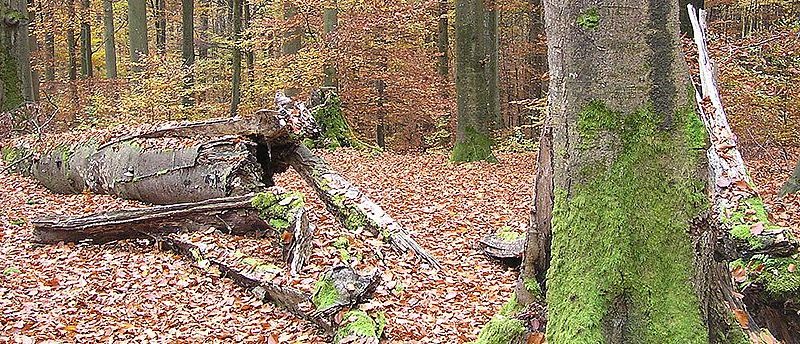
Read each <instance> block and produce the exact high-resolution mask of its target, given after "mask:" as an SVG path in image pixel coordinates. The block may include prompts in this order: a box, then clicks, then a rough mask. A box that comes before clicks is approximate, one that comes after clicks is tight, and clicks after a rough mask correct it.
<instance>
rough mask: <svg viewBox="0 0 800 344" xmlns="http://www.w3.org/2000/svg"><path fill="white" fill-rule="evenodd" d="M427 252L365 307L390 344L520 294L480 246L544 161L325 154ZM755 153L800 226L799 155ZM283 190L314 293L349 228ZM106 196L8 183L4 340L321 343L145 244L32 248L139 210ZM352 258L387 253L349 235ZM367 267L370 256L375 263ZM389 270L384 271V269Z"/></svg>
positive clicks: (466, 321) (756, 174)
mask: <svg viewBox="0 0 800 344" xmlns="http://www.w3.org/2000/svg"><path fill="white" fill-rule="evenodd" d="M321 153H322V155H323V156H324V158H326V159H327V160H328V161H329V162H330V163H331V165H332V166H333V167H334V168H335V169H337V170H339V171H340V172H341V173H342V174H343V175H344V176H345V177H346V178H349V179H350V180H351V181H352V182H353V183H354V184H356V185H358V186H359V187H361V188H362V190H363V191H364V192H366V193H367V194H368V195H369V196H370V197H372V198H373V199H374V200H375V201H376V202H378V203H379V204H381V205H383V206H384V207H385V210H386V211H388V212H389V213H390V214H392V215H393V216H394V217H395V218H397V219H398V220H400V221H401V222H402V223H403V224H404V225H405V226H406V227H407V228H408V229H410V230H411V231H412V233H414V234H415V237H416V239H417V240H418V241H419V242H420V243H421V244H422V246H424V247H426V248H428V249H430V250H431V251H432V252H433V254H434V255H435V256H436V257H438V258H439V260H440V261H441V263H442V264H443V269H442V270H440V271H438V272H434V271H432V270H430V269H427V268H425V267H424V266H423V267H422V268H415V259H414V258H412V257H407V256H398V255H397V254H394V253H393V252H391V251H390V250H383V251H384V252H386V253H387V255H386V257H385V259H384V260H383V262H382V263H381V262H379V263H377V264H375V265H376V266H380V267H382V268H384V273H383V276H382V277H383V281H382V283H381V286H380V287H379V289H378V290H377V292H376V293H375V297H374V299H373V301H371V302H370V303H369V304H368V306H367V307H375V308H376V309H377V308H380V309H383V310H385V311H386V315H387V318H388V319H389V325H388V328H387V331H388V332H387V337H388V340H389V342H398V343H400V342H415V341H419V340H423V339H424V340H425V342H428V343H453V342H455V341H458V342H465V341H468V340H472V339H474V338H475V337H476V335H477V331H478V330H479V329H480V326H481V325H482V324H484V323H485V322H486V321H488V319H489V318H490V317H491V316H492V314H494V313H495V312H496V310H497V309H498V308H499V307H500V305H501V304H502V303H504V302H505V301H506V300H507V299H508V298H509V296H510V293H511V292H512V290H513V284H514V279H515V275H516V274H515V272H513V271H512V270H511V269H509V268H506V267H504V266H503V265H501V264H500V263H498V262H496V261H493V260H491V259H489V258H487V257H485V256H484V255H483V254H482V253H481V252H480V251H478V250H477V249H476V247H475V242H476V240H477V239H479V238H480V237H481V236H483V235H485V234H488V233H491V232H493V231H495V230H497V229H498V228H500V227H502V226H504V225H509V226H511V227H513V228H520V227H522V226H525V224H526V222H527V217H528V211H529V207H530V199H531V185H532V178H533V171H534V162H535V156H534V155H533V154H531V153H527V154H521V153H516V154H500V155H499V160H500V162H499V163H497V164H488V163H469V164H460V165H454V164H451V163H449V162H448V161H447V156H446V155H445V154H441V153H428V154H420V153H415V154H397V153H383V154H380V155H377V156H371V155H368V154H364V153H360V152H356V151H352V150H347V149H339V150H337V151H335V152H333V153H329V152H321ZM786 153H787V154H783V152H782V151H780V150H778V149H761V148H756V149H753V150H751V152H750V153H748V154H746V159H747V162H748V166H749V167H750V169H751V170H750V171H751V174H752V177H753V179H754V181H755V183H756V185H758V187H759V188H760V190H761V191H762V193H763V195H764V196H765V198H766V200H767V201H768V203H769V204H770V205H771V206H772V209H773V210H774V213H773V215H774V216H775V219H776V221H777V222H778V223H779V224H780V223H781V222H783V223H784V224H785V225H790V226H792V227H793V228H794V229H795V230H796V231H797V229H798V225H800V198H798V197H795V196H789V197H787V198H785V199H784V200H780V201H776V200H775V196H774V194H775V192H776V190H777V189H778V188H779V187H780V185H781V184H782V182H783V181H784V180H785V178H786V177H787V176H788V174H789V173H790V172H791V169H792V168H793V165H794V162H795V161H796V160H795V159H797V158H800V150H791V151H788V152H786ZM278 184H279V185H283V186H285V187H287V188H289V189H294V190H300V191H303V192H305V193H306V195H307V202H308V203H310V206H311V207H312V208H313V212H314V213H315V214H316V216H317V217H318V220H317V223H318V224H319V235H318V237H317V238H316V239H315V240H314V254H313V256H312V259H311V264H310V266H309V267H308V268H307V269H306V271H305V272H304V275H303V276H301V278H300V279H298V280H297V281H294V282H293V283H294V284H296V285H297V286H298V287H299V288H301V289H308V288H311V286H310V285H311V284H313V279H314V278H313V275H314V274H315V273H318V272H319V271H321V270H322V269H323V268H322V267H323V266H329V265H331V261H333V260H337V259H341V258H339V257H340V255H339V253H338V252H337V251H335V250H333V249H332V248H331V243H332V242H333V241H335V240H336V238H338V237H339V236H340V235H342V232H341V231H340V229H339V226H335V225H334V222H333V221H334V220H333V218H332V217H331V216H330V215H328V214H327V213H326V212H325V211H324V206H323V205H322V204H321V203H320V202H319V201H318V199H317V198H316V195H314V194H313V191H312V190H311V189H310V188H308V186H306V185H305V184H304V183H303V182H302V181H301V180H300V178H299V177H298V176H297V175H296V174H295V173H294V172H292V171H291V170H290V171H288V172H286V173H284V174H282V175H280V176H279V178H278ZM137 205H138V204H136V203H134V202H130V201H122V200H119V199H116V198H112V197H109V196H103V195H88V194H87V195H56V194H52V193H51V192H49V191H47V190H46V189H44V188H43V187H41V186H40V185H38V184H37V183H36V182H35V181H33V180H31V179H28V178H25V177H20V176H16V175H10V176H9V175H4V176H3V178H2V179H0V228H2V231H0V257H3V259H2V260H0V270H3V274H2V275H0V310H1V311H0V342H4V341H14V340H19V341H23V342H24V341H25V340H26V339H29V338H36V339H39V340H41V339H68V340H74V341H79V342H81V341H87V340H90V339H91V340H103V341H106V339H116V340H132V341H135V342H142V341H144V340H146V339H151V340H158V341H159V342H173V341H175V342H186V341H188V342H197V341H202V340H203V339H209V338H210V339H211V341H212V342H214V341H227V340H237V341H244V342H264V341H271V340H274V341H275V342H280V343H294V342H300V343H308V342H320V341H322V340H324V339H323V337H322V336H321V334H320V333H319V332H318V331H317V330H316V329H315V328H313V327H311V326H310V325H309V323H308V322H306V321H303V320H300V319H298V318H296V317H294V316H292V315H290V314H288V313H287V312H285V311H282V310H281V309H280V308H277V307H274V306H272V305H271V304H261V303H260V302H258V301H256V300H254V299H253V298H252V297H250V296H249V295H247V294H246V293H245V292H243V291H242V290H241V289H239V288H238V287H237V286H235V285H234V284H233V283H231V282H229V281H227V280H225V279H224V278H220V277H214V276H211V275H209V274H208V273H206V272H205V271H203V270H202V269H199V268H198V267H196V266H195V264H194V263H193V262H191V261H190V260H187V259H184V258H181V257H178V256H175V255H173V254H171V253H167V252H162V251H159V250H158V249H157V248H155V247H152V246H147V245H142V244H139V243H136V242H135V241H126V242H118V243H112V244H106V245H101V246H86V245H73V244H67V245H58V246H41V245H36V244H33V243H31V242H30V239H31V227H30V225H29V220H30V219H31V218H36V217H39V216H43V215H47V214H85V213H90V212H95V211H101V210H111V209H117V208H121V207H126V206H127V207H130V206H137ZM798 234H800V232H798ZM218 240H220V241H225V242H226V243H225V245H229V246H235V248H236V249H237V250H241V251H243V252H246V253H248V254H252V255H256V256H260V257H263V259H270V256H274V249H271V248H270V241H269V239H267V238H262V239H258V238H247V237H240V238H235V237H234V238H229V237H226V236H220V237H218ZM349 240H350V241H351V243H352V244H351V249H350V251H351V254H353V255H354V256H355V255H358V254H359V253H361V254H363V255H365V256H366V255H367V254H369V252H370V251H371V250H373V249H374V248H376V247H378V246H380V243H379V242H378V241H377V240H374V239H373V240H370V239H369V238H366V237H365V236H363V235H355V236H352V237H350V238H349ZM365 260H369V259H365ZM384 264H385V265H384Z"/></svg>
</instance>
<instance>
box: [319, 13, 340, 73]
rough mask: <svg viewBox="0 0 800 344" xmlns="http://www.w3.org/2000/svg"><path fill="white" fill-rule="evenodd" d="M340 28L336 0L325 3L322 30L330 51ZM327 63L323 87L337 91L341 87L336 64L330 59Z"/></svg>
mask: <svg viewBox="0 0 800 344" xmlns="http://www.w3.org/2000/svg"><path fill="white" fill-rule="evenodd" d="M337 27H339V7H338V4H337V2H336V0H328V1H326V2H325V9H324V12H323V18H322V29H323V31H324V32H325V36H326V39H327V40H328V41H327V46H328V50H329V51H330V50H333V49H334V47H333V43H332V42H331V39H332V35H333V33H334V32H335V31H336V28H337ZM330 55H331V54H328V57H327V59H326V61H325V71H324V72H325V79H323V82H322V86H324V87H330V88H333V89H337V88H338V87H339V80H338V78H337V75H336V62H335V61H334V60H333V59H332V58H331V57H330Z"/></svg>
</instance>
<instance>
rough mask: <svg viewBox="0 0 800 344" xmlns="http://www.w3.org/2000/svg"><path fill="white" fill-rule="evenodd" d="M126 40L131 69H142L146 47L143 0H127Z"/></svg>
mask: <svg viewBox="0 0 800 344" xmlns="http://www.w3.org/2000/svg"><path fill="white" fill-rule="evenodd" d="M128 41H129V43H130V52H131V57H130V58H131V70H132V71H133V72H135V73H138V72H141V71H142V63H143V62H144V61H143V59H144V58H146V57H147V55H148V54H149V52H148V48H147V6H146V5H145V0H128Z"/></svg>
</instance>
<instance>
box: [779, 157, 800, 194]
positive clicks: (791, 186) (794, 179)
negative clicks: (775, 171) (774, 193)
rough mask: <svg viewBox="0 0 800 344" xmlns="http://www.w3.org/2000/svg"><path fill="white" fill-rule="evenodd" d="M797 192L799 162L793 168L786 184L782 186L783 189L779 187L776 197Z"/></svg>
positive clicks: (798, 188) (799, 180) (799, 185)
mask: <svg viewBox="0 0 800 344" xmlns="http://www.w3.org/2000/svg"><path fill="white" fill-rule="evenodd" d="M798 190H800V161H798V163H797V165H795V166H794V171H793V172H792V175H791V176H790V177H789V179H788V180H786V183H785V184H783V187H781V190H780V192H778V197H783V196H786V195H788V194H793V193H796V192H797V191H798Z"/></svg>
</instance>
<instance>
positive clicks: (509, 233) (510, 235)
mask: <svg viewBox="0 0 800 344" xmlns="http://www.w3.org/2000/svg"><path fill="white" fill-rule="evenodd" d="M496 234H497V237H498V238H500V239H502V240H503V241H515V240H517V239H519V238H520V237H521V236H522V234H520V233H519V232H516V231H514V230H513V229H511V227H509V226H503V227H500V229H499V230H497V233H496Z"/></svg>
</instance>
